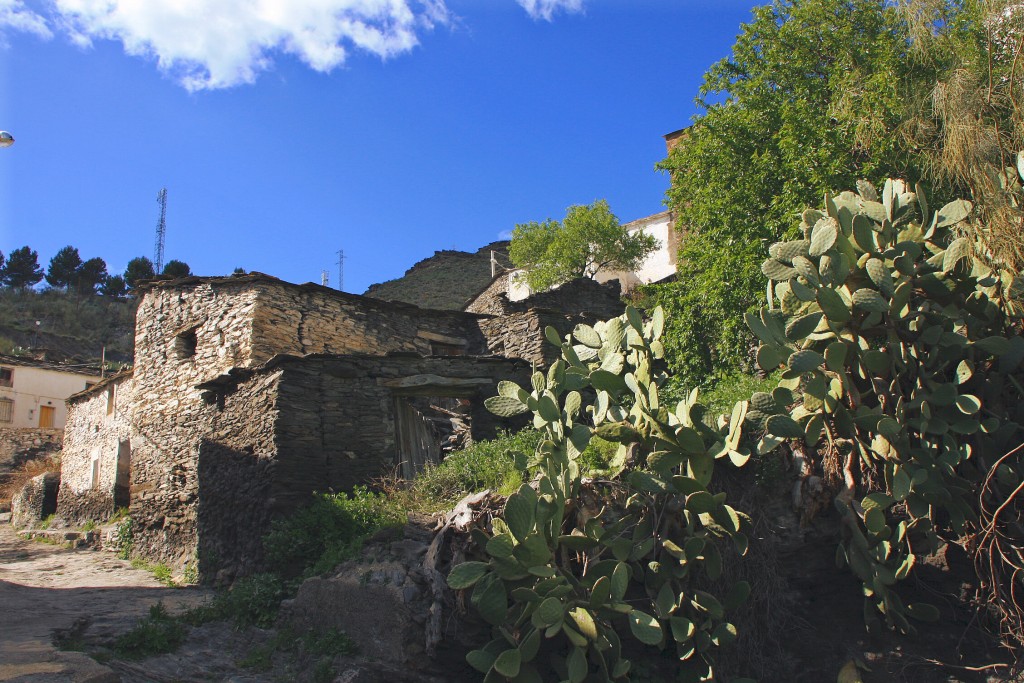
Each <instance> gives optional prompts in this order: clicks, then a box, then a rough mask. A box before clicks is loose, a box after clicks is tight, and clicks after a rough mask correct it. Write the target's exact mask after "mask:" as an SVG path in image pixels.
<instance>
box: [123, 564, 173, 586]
mask: <svg viewBox="0 0 1024 683" xmlns="http://www.w3.org/2000/svg"><path fill="white" fill-rule="evenodd" d="M132 569H142V570H145V571H147V572H151V573H152V574H153V578H155V579H156V580H157V581H159V582H160V583H162V584H164V585H165V586H167V587H168V588H178V583H177V582H176V581H175V580H174V575H173V574H172V573H171V568H170V567H168V566H167V565H166V564H164V563H162V562H160V563H157V564H152V563H150V562H146V561H145V560H143V559H140V558H138V557H136V558H134V559H132Z"/></svg>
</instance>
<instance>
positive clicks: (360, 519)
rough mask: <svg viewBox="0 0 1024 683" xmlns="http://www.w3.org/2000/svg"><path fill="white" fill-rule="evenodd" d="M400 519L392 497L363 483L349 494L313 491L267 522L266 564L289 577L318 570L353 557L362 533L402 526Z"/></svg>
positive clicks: (312, 574)
mask: <svg viewBox="0 0 1024 683" xmlns="http://www.w3.org/2000/svg"><path fill="white" fill-rule="evenodd" d="M405 519H406V517H405V512H404V510H402V508H401V507H400V506H399V505H398V503H397V502H396V501H394V500H391V499H389V498H388V497H387V496H384V495H383V494H379V493H373V492H371V491H369V490H367V489H366V488H364V487H357V488H356V490H355V491H354V492H353V494H352V495H351V496H347V495H345V494H318V495H316V496H315V497H314V498H313V500H312V501H311V502H310V503H309V505H307V506H305V507H304V508H302V509H300V510H298V511H297V512H296V513H295V514H293V515H291V516H290V517H287V518H285V519H277V520H274V522H273V523H272V524H271V527H270V532H269V533H268V534H267V535H266V536H265V537H264V538H263V547H264V550H265V551H266V559H267V566H268V568H269V569H270V570H271V571H272V572H274V573H276V574H278V575H279V576H281V577H284V578H285V579H288V580H291V579H298V578H302V577H310V576H317V575H319V574H323V573H325V572H328V571H330V570H331V569H333V568H334V567H336V566H337V565H338V564H340V563H341V562H343V561H345V560H347V559H350V558H352V557H355V555H356V554H357V553H358V552H359V550H360V549H361V548H362V544H363V542H364V541H365V540H366V538H368V537H369V536H371V535H372V534H374V533H376V532H377V531H379V530H380V529H384V528H388V527H395V526H401V525H402V524H404V523H405Z"/></svg>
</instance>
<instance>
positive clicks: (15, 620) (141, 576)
mask: <svg viewBox="0 0 1024 683" xmlns="http://www.w3.org/2000/svg"><path fill="white" fill-rule="evenodd" d="M207 595H209V593H208V591H206V590H203V589H197V588H186V589H180V588H168V587H166V586H163V585H161V584H160V583H159V582H158V581H157V580H156V579H154V578H153V576H152V575H151V574H150V573H149V572H146V571H143V570H138V569H132V568H131V565H130V564H129V563H128V562H126V561H124V560H120V559H118V558H116V557H115V556H114V555H113V554H112V553H108V552H103V551H95V550H88V549H85V550H68V549H65V548H60V547H57V546H52V545H47V544H44V543H40V542H34V541H26V540H23V539H21V538H20V537H18V536H17V535H16V534H15V533H14V531H13V530H12V529H11V527H10V526H9V525H6V524H3V525H0V683H7V682H8V681H18V682H19V683H21V682H26V683H27V682H30V681H31V682H33V683H36V682H38V683H49V682H50V681H52V682H53V683H57V682H61V683H68V682H73V683H86V682H88V683H101V682H107V681H111V682H113V681H119V680H121V678H120V676H119V675H118V674H117V673H115V672H114V671H113V670H112V669H110V668H108V667H106V666H103V665H101V664H98V663H97V662H95V661H94V660H92V659H91V658H89V657H88V656H86V655H84V654H82V653H78V652H63V651H60V650H58V649H57V648H56V647H55V646H54V644H53V637H54V633H55V632H56V631H61V630H68V629H71V628H72V627H74V626H76V625H77V624H80V623H82V620H86V619H87V620H88V623H89V629H90V632H92V633H108V634H110V636H111V638H113V637H116V635H117V634H119V633H123V632H125V631H127V630H129V629H131V628H132V627H133V626H134V625H135V623H136V622H137V621H138V619H139V618H140V617H142V616H144V615H145V614H147V613H148V611H149V607H150V606H151V605H153V604H154V603H156V602H157V601H163V603H164V604H165V605H166V606H167V607H168V608H169V609H177V608H179V607H183V606H187V605H190V604H196V603H198V602H200V601H202V600H204V599H205V598H206V596H207Z"/></svg>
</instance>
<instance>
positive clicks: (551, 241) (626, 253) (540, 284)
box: [509, 199, 658, 291]
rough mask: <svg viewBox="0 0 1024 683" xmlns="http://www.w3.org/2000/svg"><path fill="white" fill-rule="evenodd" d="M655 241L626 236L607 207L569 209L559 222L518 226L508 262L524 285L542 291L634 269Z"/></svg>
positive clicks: (599, 203)
mask: <svg viewBox="0 0 1024 683" xmlns="http://www.w3.org/2000/svg"><path fill="white" fill-rule="evenodd" d="M657 248H658V240H657V239H656V238H655V237H653V236H651V235H648V234H646V233H644V232H639V231H638V232H633V233H630V232H627V231H626V229H625V228H623V227H622V225H621V224H620V223H619V219H618V218H616V216H615V214H613V213H612V212H611V209H610V208H609V207H608V202H607V201H605V200H603V199H600V200H598V201H596V202H594V203H593V204H590V205H587V206H582V205H574V206H570V207H569V209H568V212H567V213H566V216H565V218H564V219H563V220H562V221H561V222H559V221H556V220H551V219H548V220H546V221H544V222H541V223H538V222H536V221H533V222H530V223H522V224H520V225H516V228H515V230H514V231H513V233H512V243H511V244H510V245H509V257H510V258H511V259H512V263H513V264H514V265H515V266H516V267H517V268H522V269H523V270H524V271H525V272H526V275H525V278H526V283H527V284H528V285H529V286H530V288H531V289H533V290H534V291H543V290H545V289H550V288H551V287H555V286H558V285H560V284H562V283H565V282H569V281H570V280H575V279H577V278H581V277H593V276H594V274H595V273H597V271H598V270H600V269H602V268H612V269H615V270H636V269H637V268H639V267H640V264H641V263H643V261H644V259H645V258H647V256H649V255H650V254H651V253H652V252H654V251H655V250H657Z"/></svg>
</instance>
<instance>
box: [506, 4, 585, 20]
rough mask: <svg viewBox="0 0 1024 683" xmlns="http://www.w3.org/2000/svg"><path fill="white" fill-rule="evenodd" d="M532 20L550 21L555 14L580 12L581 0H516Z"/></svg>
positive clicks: (581, 7)
mask: <svg viewBox="0 0 1024 683" xmlns="http://www.w3.org/2000/svg"><path fill="white" fill-rule="evenodd" d="M516 2H518V3H519V4H520V5H522V7H523V9H525V10H526V13H527V14H529V15H530V16H531V17H533V18H534V19H544V20H545V21H551V20H552V18H553V17H554V16H555V13H556V12H582V11H583V0H516Z"/></svg>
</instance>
